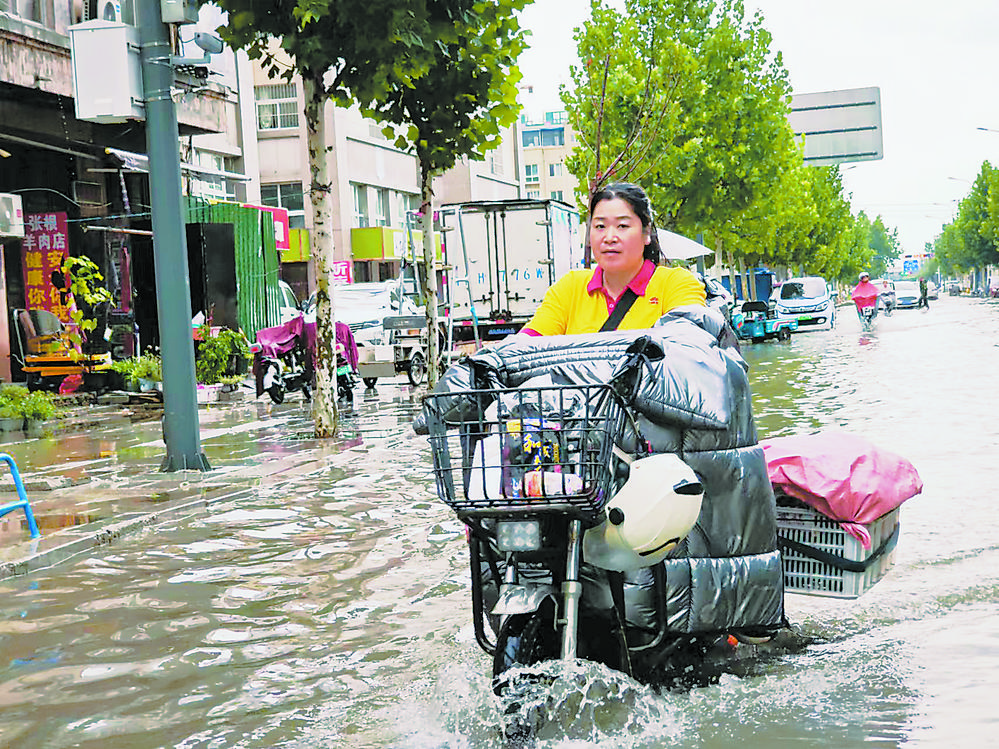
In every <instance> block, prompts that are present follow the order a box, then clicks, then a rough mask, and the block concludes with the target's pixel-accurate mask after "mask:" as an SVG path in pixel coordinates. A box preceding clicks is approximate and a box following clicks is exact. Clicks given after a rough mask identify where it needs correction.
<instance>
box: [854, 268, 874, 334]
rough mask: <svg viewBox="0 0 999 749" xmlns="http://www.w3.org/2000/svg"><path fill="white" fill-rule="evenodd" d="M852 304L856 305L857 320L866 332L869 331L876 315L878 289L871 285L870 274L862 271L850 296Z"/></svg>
mask: <svg viewBox="0 0 999 749" xmlns="http://www.w3.org/2000/svg"><path fill="white" fill-rule="evenodd" d="M850 298H851V299H853V303H854V304H855V305H857V318H858V319H859V320H860V323H861V325H863V326H864V328H865V329H866V330H869V329H870V327H871V324H872V323H873V322H874V318H875V317H876V316H877V314H878V287H877V286H875V285H874V284H872V283H871V274H870V273H868V272H867V271H863V272H862V273H861V274H860V283H858V284H857V285H856V287H854V289H853V293H852V294H850Z"/></svg>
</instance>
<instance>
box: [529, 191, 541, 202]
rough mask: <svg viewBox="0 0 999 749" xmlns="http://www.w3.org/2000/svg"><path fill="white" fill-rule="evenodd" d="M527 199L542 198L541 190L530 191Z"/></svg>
mask: <svg viewBox="0 0 999 749" xmlns="http://www.w3.org/2000/svg"><path fill="white" fill-rule="evenodd" d="M527 197H528V198H531V199H535V200H536V199H537V198H540V197H541V190H528V191H527Z"/></svg>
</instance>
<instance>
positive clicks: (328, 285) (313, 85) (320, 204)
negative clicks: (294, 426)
mask: <svg viewBox="0 0 999 749" xmlns="http://www.w3.org/2000/svg"><path fill="white" fill-rule="evenodd" d="M301 73H302V90H303V93H304V95H305V127H306V130H307V131H308V133H307V140H306V144H307V147H308V150H309V174H310V177H311V184H310V186H309V203H310V205H311V206H312V262H313V263H314V264H315V273H316V348H315V350H314V351H313V352H312V355H313V361H314V364H315V370H316V389H315V393H314V394H313V400H312V415H313V418H314V419H315V435H316V437H332V436H333V435H335V434H336V430H337V426H338V422H339V414H337V408H336V326H335V323H334V319H335V318H334V307H333V232H332V225H333V221H332V219H333V210H332V190H331V186H330V181H329V175H328V169H327V163H326V114H325V105H326V98H327V97H326V92H325V88H324V87H323V75H322V72H315V71H308V70H303V71H301Z"/></svg>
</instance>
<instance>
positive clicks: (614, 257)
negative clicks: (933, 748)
mask: <svg viewBox="0 0 999 749" xmlns="http://www.w3.org/2000/svg"><path fill="white" fill-rule="evenodd" d="M589 236H590V242H591V248H592V250H593V257H594V259H595V260H596V265H597V267H596V268H594V269H587V270H574V271H570V272H569V273H568V274H566V275H565V276H564V277H563V278H561V279H560V280H559V281H557V282H556V283H555V284H554V285H553V286H552V287H551V288H550V289H549V290H548V292H547V293H546V295H545V298H544V300H543V302H542V303H541V305H540V307H539V308H538V310H537V312H536V314H535V315H534V317H533V318H532V319H531V320H530V321H529V322H528V323H527V324H526V325H525V326H524V329H523V330H522V331H521V332H520V333H519V334H518V335H515V336H511V337H509V338H508V339H507V340H505V341H503V342H501V343H499V344H497V345H496V346H493V347H490V348H488V349H483V350H482V351H480V352H477V353H476V354H474V355H472V356H470V357H467V358H466V359H464V360H462V361H461V362H459V363H457V364H456V365H453V366H452V367H451V368H450V369H449V370H448V371H447V372H445V374H444V376H443V377H442V379H441V381H440V382H439V383H438V385H437V387H436V388H435V390H434V392H433V393H431V394H429V395H428V396H427V398H426V400H425V403H424V409H425V410H424V414H423V416H424V417H425V420H423V423H422V424H421V423H420V421H421V420H419V419H418V422H417V424H415V425H414V426H415V427H416V429H417V431H422V430H424V429H427V427H426V426H425V425H426V424H427V423H428V422H429V431H430V434H431V442H432V444H433V445H434V458H435V472H436V475H437V477H438V493H439V494H440V496H441V498H442V500H443V501H445V502H447V503H449V504H451V505H452V507H453V508H454V509H455V510H456V511H457V512H459V514H460V515H461V513H464V515H463V517H466V518H468V522H467V524H468V527H469V550H470V561H471V566H472V570H473V590H472V599H473V621H474V622H475V624H476V638H477V640H478V641H479V644H480V645H481V646H482V647H483V649H485V650H486V651H487V652H490V653H492V654H494V664H493V669H494V676H496V677H497V679H498V681H497V687H498V688H502V687H503V684H504V683H505V682H504V680H503V679H502V675H503V674H504V673H505V672H506V671H507V670H508V669H510V668H512V667H513V666H515V665H518V664H522V665H529V664H531V663H534V662H538V661H539V660H545V659H550V658H557V657H558V654H559V652H561V653H562V654H563V657H566V653H569V654H570V655H571V656H572V657H576V656H577V654H578V656H579V657H582V658H585V659H589V660H597V661H601V662H603V663H605V664H606V665H609V666H611V667H612V668H616V669H619V670H622V671H625V672H626V673H630V674H632V675H633V676H635V677H636V678H638V679H639V680H642V681H647V682H655V683H659V684H663V683H670V682H671V681H672V680H673V679H674V678H677V677H678V676H682V678H687V677H688V676H691V675H692V674H693V672H694V670H695V667H696V664H698V663H699V662H700V661H701V659H703V658H704V656H705V654H706V653H707V652H708V650H709V649H710V648H712V647H713V646H714V644H715V643H716V642H718V641H719V636H720V635H721V634H724V633H732V634H734V635H735V636H736V637H746V638H756V639H760V638H765V637H767V636H769V635H771V634H773V633H774V632H775V631H776V630H778V629H779V628H780V627H781V626H782V625H783V621H784V620H783V585H782V579H783V578H782V571H781V567H780V554H779V551H778V550H777V547H776V524H775V517H774V509H773V508H774V499H773V493H772V489H771V487H770V484H769V482H768V480H767V475H766V463H765V459H764V456H763V453H762V449H761V448H760V447H759V446H758V444H757V441H756V431H755V427H754V426H753V424H752V415H751V410H750V397H749V386H748V380H747V377H746V365H745V362H744V360H742V358H741V356H740V355H739V354H738V348H737V346H735V345H732V346H727V345H725V342H724V333H725V321H724V319H723V318H722V316H721V315H720V314H718V313H717V312H715V311H713V310H711V309H709V308H707V307H706V306H705V291H704V286H703V284H702V283H701V282H699V281H698V279H697V278H696V276H694V275H693V274H692V273H690V272H689V271H686V270H684V269H681V268H666V267H659V266H658V265H657V261H658V260H659V254H660V253H659V246H658V242H657V235H656V230H655V226H654V224H653V222H652V211H651V207H650V205H649V201H648V198H647V196H646V195H645V192H644V191H643V190H642V189H641V188H640V187H638V186H636V185H627V184H621V185H610V186H608V187H606V188H604V189H603V190H602V191H600V192H598V193H597V194H596V195H595V196H594V198H593V201H592V202H591V205H590V232H589ZM612 331H616V332H612ZM598 333H600V334H601V335H597V334H598ZM490 388H494V392H496V393H501V394H500V395H496V396H493V395H491V393H490ZM601 388H603V389H605V390H607V389H610V390H612V391H613V392H612V393H611V394H610V395H607V398H606V400H605V401H599V400H598V396H596V395H595V394H596V393H597V392H600V389H601ZM573 393H576V394H577V395H578V396H579V397H578V398H577V399H576V400H573V397H574V396H573V395H572V394H573ZM591 394H593V397H591ZM503 398H511V399H512V400H513V405H512V406H510V405H507V404H505V403H504V401H503ZM532 399H533V402H531V403H528V401H531V400H532ZM570 401H572V403H570ZM577 401H578V402H577ZM612 401H614V402H618V403H619V405H620V410H619V411H617V412H618V413H622V414H628V415H627V416H622V417H621V418H620V419H617V420H615V419H611V418H609V419H608V423H611V422H612V423H613V424H615V425H617V426H615V427H614V429H611V428H610V427H607V429H605V430H603V434H607V435H611V434H613V435H615V436H614V439H615V442H614V446H615V448H617V447H618V445H620V449H617V450H616V451H611V453H609V454H611V455H613V456H614V457H613V458H608V460H607V461H604V462H601V461H602V460H603V459H602V457H601V459H600V460H596V459H593V458H587V459H581V461H580V462H579V465H576V464H575V463H572V465H570V463H571V461H568V460H566V458H565V455H566V454H568V455H570V456H572V455H577V454H582V453H584V452H587V451H589V450H590V449H591V447H593V448H595V447H596V446H597V445H598V444H599V445H600V446H601V449H602V446H603V445H604V443H605V442H606V441H607V440H610V439H611V437H610V436H608V437H607V438H606V440H605V439H604V438H603V437H602V436H601V434H600V433H598V432H596V431H586V430H585V429H584V427H581V426H580V424H579V422H581V421H585V422H586V425H589V424H590V423H591V422H593V421H594V420H593V419H589V415H590V414H591V411H588V410H587V409H591V408H592V409H594V411H595V412H596V413H597V414H598V416H597V419H596V421H597V422H598V421H599V418H600V416H599V414H600V413H602V411H600V409H599V408H598V407H597V406H598V405H599V404H601V403H605V402H612ZM490 404H494V405H490ZM528 406H530V407H529V408H528ZM580 408H581V409H583V413H585V414H586V416H587V418H585V419H584V418H583V417H579V416H578V413H580V412H579V409H580ZM552 409H554V410H552ZM504 410H506V411H508V412H509V413H510V414H513V415H512V416H510V417H506V416H504V415H503V412H504ZM611 410H612V409H611ZM549 412H550V413H549ZM504 419H506V420H505V421H504ZM510 419H513V420H514V421H516V425H514V421H511V420H510ZM553 424H554V426H552V425H553ZM448 428H451V429H452V432H451V433H453V434H455V435H456V436H455V437H454V439H455V440H457V442H456V443H454V444H449V443H448V442H447V440H448V439H449V438H448V436H447V435H448V434H449V432H448V431H447V430H448ZM586 429H589V426H587V427H586ZM530 430H534V431H538V430H541V431H538V439H537V444H536V445H535V440H534V437H533V436H532V435H533V432H532V431H530ZM629 430H632V431H629ZM618 432H620V433H621V435H622V437H623V438H622V439H621V440H620V442H617V441H616V439H617V433H618ZM639 432H640V434H638V433H639ZM511 434H515V435H521V441H522V442H523V445H520V444H519V443H516V444H513V445H512V446H511V445H509V444H507V443H505V442H504V443H502V444H499V441H501V440H503V439H507V440H508V437H507V436H508V435H511ZM501 435H502V436H501ZM523 435H526V437H525V436H523ZM580 435H583V436H580ZM508 441H509V440H508ZM529 444H530V446H531V450H533V451H534V452H531V453H530V454H529V453H528V452H527V448H528V445H529ZM607 444H610V443H609V442H608V443H607ZM535 448H537V449H535ZM539 450H540V452H538V451H539ZM574 451H576V452H574ZM535 453H537V456H535ZM452 456H454V457H455V460H454V461H453V462H452ZM504 456H505V458H504ZM532 456H534V457H532ZM622 456H623V457H622ZM660 456H667V457H664V458H662V459H663V460H667V461H668V460H670V459H671V458H676V461H675V462H678V463H682V464H686V465H687V466H688V467H689V468H690V469H691V470H693V471H694V473H695V474H696V476H697V479H698V482H697V483H698V485H699V486H701V487H702V488H703V506H704V508H705V509H704V510H703V511H702V512H701V513H700V515H699V517H698V519H697V521H696V525H695V527H694V530H693V531H691V532H690V534H689V536H687V535H685V534H684V533H676V534H673V535H675V538H674V537H671V538H669V539H666V541H667V543H664V544H659V546H661V547H662V548H664V549H666V550H667V551H669V558H668V559H661V558H657V557H654V556H642V555H644V554H651V553H652V552H651V551H644V550H636V551H635V553H636V554H638V555H639V556H640V557H641V558H642V559H644V560H645V564H647V565H648V566H640V565H637V564H636V565H631V564H620V563H619V560H614V559H611V560H608V559H607V558H605V557H606V556H607V555H601V554H600V553H599V549H600V542H602V541H605V540H606V539H607V538H610V537H612V536H613V537H614V538H617V536H620V535H621V534H622V533H624V530H623V529H625V528H627V527H628V523H626V522H625V520H628V521H629V522H631V520H633V519H634V518H631V515H632V514H634V513H633V512H632V511H631V510H629V509H628V508H623V510H622V508H621V507H619V506H617V505H616V504H615V502H617V501H618V500H619V499H620V500H621V501H624V499H623V498H621V497H618V496H617V495H616V494H614V493H613V492H614V491H616V490H615V489H611V490H610V492H609V493H607V494H600V493H599V492H597V493H594V494H593V495H592V496H594V497H596V496H601V497H604V498H605V499H610V502H609V503H608V505H607V507H606V508H605V507H604V506H603V502H604V499H602V500H601V501H600V502H598V503H597V504H598V505H599V507H597V508H596V510H597V514H596V517H591V518H589V519H588V520H592V521H594V522H596V523H597V525H592V526H590V525H587V526H585V527H584V532H583V533H582V534H580V533H579V528H578V527H577V528H576V531H575V532H573V533H568V534H565V533H561V534H560V533H547V532H542V531H541V530H539V531H538V532H539V533H540V535H539V536H537V538H535V537H534V536H530V537H529V538H526V537H525V539H524V540H523V544H524V546H523V547H521V546H520V545H519V544H521V543H522V540H521V539H520V536H517V539H516V540H515V541H514V540H511V539H512V538H513V537H511V539H507V538H506V537H505V536H504V537H503V538H502V539H501V538H500V535H499V529H500V527H501V526H502V528H503V530H504V532H506V530H507V528H509V529H510V532H514V531H517V532H519V530H517V529H519V528H520V525H519V524H518V523H517V522H512V521H516V520H519V519H522V518H523V516H525V515H527V516H530V515H531V512H532V511H534V510H532V508H537V507H541V506H543V505H545V503H546V499H547V501H548V502H549V503H550V504H551V505H552V506H556V507H557V508H559V509H558V510H557V511H558V512H561V513H563V514H565V515H566V516H567V517H568V515H569V514H571V513H572V512H574V510H573V509H572V508H573V507H575V505H573V504H572V503H573V502H575V501H577V500H578V498H579V496H581V495H575V494H573V491H572V490H570V488H569V483H570V480H572V479H574V478H578V477H579V476H580V475H582V478H583V480H588V479H589V477H588V475H587V472H588V471H590V469H591V468H592V469H594V470H595V468H596V466H597V465H600V466H602V467H605V468H606V466H608V465H609V464H610V462H611V461H612V460H613V461H617V462H614V466H615V468H614V471H610V469H607V471H606V472H607V473H608V475H609V476H610V477H611V479H610V483H611V484H612V485H616V484H614V482H615V481H617V480H618V479H622V480H623V478H624V477H626V474H628V473H629V471H628V468H627V466H624V465H619V464H618V463H619V462H620V463H623V464H628V465H630V466H632V470H634V471H636V472H640V469H639V468H638V466H639V465H644V464H642V461H643V460H646V459H648V458H656V459H658V458H659V457H660ZM535 457H536V458H537V460H538V461H540V463H538V465H540V466H541V468H540V469H538V470H537V471H535V472H538V473H544V476H545V480H546V481H547V480H548V479H552V480H553V484H552V486H550V487H548V486H547V484H546V485H545V486H546V487H547V488H544V489H542V490H539V491H540V493H539V492H535V493H533V494H532V493H531V489H530V485H529V483H528V482H527V481H526V479H525V480H524V481H523V482H521V481H519V480H516V475H519V474H515V472H514V470H513V469H516V468H518V466H520V465H521V463H523V464H524V465H531V466H533V465H535V463H534V462H532V461H534V460H535ZM504 460H505V461H506V462H504ZM518 461H519V462H518ZM550 464H551V465H550ZM555 464H558V465H555ZM562 464H565V465H562ZM476 466H480V468H479V469H476ZM552 466H554V467H552ZM580 466H581V467H580ZM580 472H581V474H580ZM511 475H513V476H514V481H513V483H512V484H511V485H510V486H506V484H505V483H503V482H510V481H511V479H510V477H511ZM524 475H525V476H526V475H527V474H524ZM657 475H659V476H663V475H664V474H662V473H659V474H657ZM667 483H669V485H670V486H672V487H673V488H674V489H675V488H676V486H679V485H680V484H682V483H683V482H672V481H670V482H667ZM587 486H589V484H587ZM685 491H686V489H685ZM546 494H547V495H548V496H547V497H546ZM587 496H589V495H587ZM523 497H529V499H519V498H523ZM560 497H561V498H564V500H565V501H564V502H562V500H561V499H560ZM612 497H613V498H612ZM560 502H561V504H559V503H560ZM562 508H564V509H562ZM605 510H606V512H605ZM618 510H622V511H621V512H617V511H618ZM604 515H606V518H604ZM480 516H481V518H480ZM527 519H528V520H532V518H531V517H528V518H527ZM573 522H574V523H576V524H577V526H579V525H580V524H581V522H582V521H580V520H578V519H577V520H573ZM643 522H644V521H643ZM645 525H650V524H648V523H645ZM545 527H547V526H545ZM650 527H651V525H650ZM587 534H589V535H587ZM615 534H617V535H615ZM584 537H585V538H588V539H589V540H585V539H584ZM581 540H582V544H581V543H580V541H581ZM551 544H562V546H564V549H562V552H566V551H568V553H560V552H559V551H551V550H550V549H549V548H548V546H547V545H551ZM657 548H658V547H657ZM618 551H619V552H620V554H618V556H627V553H626V552H627V549H623V550H621V549H618ZM520 554H523V556H518V555H520ZM550 560H555V562H554V563H552V562H551V561H550ZM545 565H548V566H547V567H545V571H544V574H541V573H540V572H539V571H538V567H539V566H542V567H544V566H545ZM636 567H637V569H636ZM535 578H538V579H535ZM483 618H489V624H490V626H491V627H492V628H493V630H494V633H495V635H494V638H495V639H493V640H492V643H490V639H491V638H490V637H489V633H488V632H485V631H484V630H483V629H482V626H481V622H482V619H483ZM497 620H498V621H497ZM577 632H578V637H576V634H577ZM569 635H572V637H570V636H569ZM553 638H555V639H560V640H561V650H560V648H559V646H558V645H555V644H553V642H552V639H553ZM577 644H578V653H577V650H576V646H577ZM688 667H689V668H688Z"/></svg>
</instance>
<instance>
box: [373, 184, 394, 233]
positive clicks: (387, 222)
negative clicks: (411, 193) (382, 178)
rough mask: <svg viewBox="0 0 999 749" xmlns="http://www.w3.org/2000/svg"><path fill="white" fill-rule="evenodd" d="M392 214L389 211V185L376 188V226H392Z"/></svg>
mask: <svg viewBox="0 0 999 749" xmlns="http://www.w3.org/2000/svg"><path fill="white" fill-rule="evenodd" d="M391 225H392V214H391V213H390V211H389V191H388V188H387V187H376V188H375V226H391Z"/></svg>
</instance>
